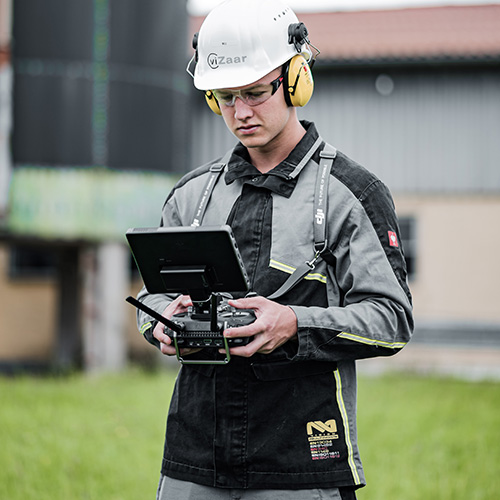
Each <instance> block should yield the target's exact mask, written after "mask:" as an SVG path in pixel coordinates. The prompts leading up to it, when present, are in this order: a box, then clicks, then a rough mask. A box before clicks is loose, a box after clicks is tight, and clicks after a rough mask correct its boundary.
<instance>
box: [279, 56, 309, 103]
mask: <svg viewBox="0 0 500 500" xmlns="http://www.w3.org/2000/svg"><path fill="white" fill-rule="evenodd" d="M285 84H286V85H285V87H284V93H285V101H286V103H287V104H288V105H289V106H296V107H302V106H305V105H306V104H307V103H308V102H309V99H311V96H312V93H313V90H314V80H313V76H312V72H311V68H310V67H309V64H308V63H307V61H306V59H305V57H304V56H303V55H302V54H297V55H296V56H294V57H292V58H291V59H290V61H288V63H287V64H286V68H285Z"/></svg>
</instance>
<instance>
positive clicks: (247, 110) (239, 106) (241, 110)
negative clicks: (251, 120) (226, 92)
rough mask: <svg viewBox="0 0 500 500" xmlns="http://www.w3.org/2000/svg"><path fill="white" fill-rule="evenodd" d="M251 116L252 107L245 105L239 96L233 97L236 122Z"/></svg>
mask: <svg viewBox="0 0 500 500" xmlns="http://www.w3.org/2000/svg"><path fill="white" fill-rule="evenodd" d="M252 114H253V110H252V107H251V106H249V105H248V104H245V102H244V101H243V99H242V98H241V97H240V96H235V100H234V117H235V118H236V119H238V120H243V119H245V118H248V117H249V116H251V115H252Z"/></svg>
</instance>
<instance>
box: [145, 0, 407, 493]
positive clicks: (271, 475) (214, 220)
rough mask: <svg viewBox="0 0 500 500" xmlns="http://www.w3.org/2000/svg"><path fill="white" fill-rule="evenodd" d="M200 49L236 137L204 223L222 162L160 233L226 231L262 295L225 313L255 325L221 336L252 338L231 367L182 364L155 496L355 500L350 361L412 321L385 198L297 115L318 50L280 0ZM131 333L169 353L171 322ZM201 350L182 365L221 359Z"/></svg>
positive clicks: (167, 214) (219, 31)
mask: <svg viewBox="0 0 500 500" xmlns="http://www.w3.org/2000/svg"><path fill="white" fill-rule="evenodd" d="M194 45H195V48H196V56H195V59H196V68H195V71H194V84H195V86H196V87H197V88H198V89H201V90H204V91H205V92H206V99H207V103H208V104H209V106H210V108H211V109H212V110H213V111H214V112H216V113H217V114H221V115H222V118H223V119H224V121H225V124H226V125H227V127H228V129H229V130H230V131H231V132H232V133H233V134H234V135H235V137H236V138H237V139H238V140H239V143H238V144H237V145H236V147H235V148H234V150H233V151H232V152H231V154H230V156H229V158H228V160H223V161H222V163H223V164H224V170H223V172H222V175H221V176H220V177H219V178H218V180H217V182H216V184H215V186H214V187H213V192H212V193H211V196H210V199H209V201H208V204H207V205H206V211H205V214H204V217H203V219H202V220H201V221H200V220H198V219H197V218H196V214H195V212H196V209H197V206H198V205H197V201H198V199H200V196H201V194H202V193H203V191H204V189H206V186H207V180H208V179H209V177H210V175H211V174H212V171H211V169H210V167H211V166H212V165H214V164H216V163H217V164H220V163H221V161H218V162H211V163H209V164H207V165H204V166H202V167H200V168H198V169H196V170H194V171H192V172H191V173H189V174H187V175H186V176H185V177H184V178H183V179H181V180H180V181H179V182H178V183H177V185H176V186H175V188H174V189H173V191H172V192H171V193H170V195H169V197H168V198H167V201H166V203H165V206H164V209H163V214H162V225H164V226H189V225H193V224H194V225H197V224H201V225H222V224H228V225H230V226H231V228H232V230H233V232H234V236H235V239H236V241H237V243H238V247H239V249H240V252H241V255H242V258H243V261H244V264H245V267H246V270H247V272H248V275H249V277H250V281H251V285H252V290H253V292H255V294H256V295H251V296H248V297H245V298H239V299H237V300H233V301H230V304H231V305H233V306H234V307H236V308H245V309H252V310H253V311H254V312H255V315H256V320H255V321H254V322H253V323H252V324H250V325H247V326H243V327H239V328H230V329H227V330H226V331H225V332H224V335H225V336H226V337H228V338H231V337H247V336H248V337H253V340H252V341H251V342H249V343H248V344H247V345H245V346H240V347H234V348H231V349H230V353H231V356H232V357H231V361H230V362H229V363H228V364H227V365H223V366H220V365H217V366H214V365H183V366H182V368H181V370H180V372H179V376H178V380H177V384H176V387H175V390H174V394H173V397H172V401H171V406H170V410H169V416H168V421H167V431H166V439H165V450H164V458H163V464H162V469H161V472H162V477H161V481H160V487H159V490H158V498H160V499H163V500H164V499H174V500H183V499H200V500H201V499H203V500H207V499H219V498H221V499H236V498H241V499H271V500H275V499H281V498H283V499H285V498H286V499H287V500H293V499H300V500H308V499H313V498H315V499H316V498H323V499H340V498H342V499H354V498H355V490H356V489H357V488H359V487H361V486H363V485H364V483H365V480H364V474H363V469H362V465H361V461H360V457H359V452H358V446H357V439H356V372H355V360H356V359H360V358H366V357H371V356H378V355H391V354H394V353H396V352H398V351H399V350H400V349H401V348H402V347H403V346H404V345H405V344H406V343H407V342H408V341H409V338H410V335H411V331H412V326H413V325H412V312H411V296H410V292H409V289H408V286H407V284H406V268H405V264H404V258H403V254H402V249H401V242H400V241H399V239H398V238H399V229H398V225H397V220H396V216H395V213H394V206H393V202H392V199H391V196H390V194H389V192H388V190H387V188H386V187H385V186H384V185H383V184H382V183H381V182H380V181H379V180H378V179H377V178H376V177H375V176H373V175H372V174H371V173H369V172H368V171H367V170H365V169H364V168H363V167H361V166H359V165H358V164H356V163H355V162H354V161H352V160H350V159H349V158H347V157H346V156H345V155H343V154H342V153H340V152H336V150H335V148H333V147H332V146H330V145H328V144H327V143H325V142H324V141H323V140H322V139H321V138H320V136H319V135H318V132H317V131H316V128H315V126H314V124H312V123H308V122H300V121H299V120H298V118H297V113H296V107H297V106H303V105H305V104H306V103H307V101H308V100H309V98H310V96H311V94H312V87H313V81H312V76H311V72H310V67H309V65H308V64H307V62H308V61H311V49H310V42H309V40H308V36H307V30H306V29H305V27H304V25H302V24H301V23H299V22H298V20H297V18H296V16H295V14H294V13H293V12H292V11H291V9H290V8H289V7H287V6H286V5H284V4H282V3H281V1H280V0H252V1H250V0H227V1H225V2H223V3H222V4H221V5H219V6H218V7H216V8H215V9H214V10H213V11H212V12H211V13H210V14H209V15H208V16H207V18H206V19H205V21H204V23H203V25H202V27H201V29H200V33H199V35H198V37H197V39H195V44H194ZM322 172H326V174H325V175H323V176H322ZM322 231H324V232H322ZM304 269H306V271H305V272H304V271H303V270H304ZM296 270H297V271H296ZM294 271H295V272H294ZM299 271H301V272H299ZM291 275H293V276H294V277H296V276H297V275H298V278H297V280H293V281H294V282H293V283H292V282H290V280H289V279H288V278H289V277H290V276H291ZM282 285H284V287H285V290H283V289H281V291H280V292H279V293H277V294H276V295H275V297H274V298H273V299H272V300H271V299H269V298H267V297H270V296H271V297H273V294H274V293H275V292H276V291H277V290H278V289H280V287H281V286H282ZM283 292H284V293H283ZM139 300H141V301H142V302H144V303H145V304H147V305H149V306H150V307H152V308H153V309H155V310H156V311H158V312H161V313H163V315H164V316H166V317H168V318H171V317H172V316H173V315H174V314H176V313H180V312H185V311H186V310H187V308H188V307H189V306H190V305H191V299H190V297H188V296H182V295H181V296H178V297H175V298H174V297H171V296H167V295H150V294H148V293H147V291H146V290H145V289H143V290H142V291H141V292H140V294H139ZM138 324H139V328H140V329H141V331H142V332H143V333H144V335H145V336H146V338H147V339H148V340H149V341H150V342H152V343H153V344H155V345H157V346H158V347H159V348H160V349H161V352H162V353H164V354H166V355H174V354H175V352H176V350H175V347H174V346H173V343H172V339H171V338H170V337H169V336H168V335H166V333H165V332H164V329H163V325H161V324H157V323H155V322H154V321H152V318H151V317H149V316H147V315H145V314H143V313H139V314H138ZM204 351H208V350H207V349H205V350H204ZM204 351H201V352H200V351H195V350H189V349H185V350H183V351H182V355H183V357H185V358H188V357H190V358H191V359H196V358H197V357H199V358H203V357H204V356H207V355H212V356H221V357H222V356H223V354H222V353H221V354H218V353H215V354H214V353H213V352H212V354H207V353H206V352H204ZM212 351H213V350H212Z"/></svg>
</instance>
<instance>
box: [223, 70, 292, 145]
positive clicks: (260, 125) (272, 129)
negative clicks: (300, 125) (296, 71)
mask: <svg viewBox="0 0 500 500" xmlns="http://www.w3.org/2000/svg"><path fill="white" fill-rule="evenodd" d="M280 75H281V70H280V69H275V70H274V71H272V72H271V73H269V74H267V75H266V76H264V77H263V78H261V79H260V80H258V81H257V82H254V83H252V84H250V85H245V86H243V87H237V88H232V89H219V90H218V91H216V92H215V93H216V94H219V95H221V96H225V97H226V99H225V100H226V101H227V102H228V103H229V105H227V104H225V103H224V100H222V99H220V101H219V106H220V109H221V112H222V117H223V118H224V121H225V123H226V126H227V127H228V129H229V130H230V131H231V132H232V133H233V134H234V135H235V136H236V137H237V138H238V139H239V140H240V141H241V143H242V144H243V145H244V146H246V147H247V148H261V149H263V150H265V149H266V148H269V147H273V146H274V145H275V144H276V143H277V141H280V140H281V139H286V135H287V134H286V131H287V128H288V126H289V125H290V116H291V114H292V113H295V109H294V108H291V107H289V106H288V105H287V104H286V102H285V98H284V96H283V91H282V90H281V88H278V90H277V91H276V92H275V93H274V94H273V95H271V96H270V97H269V98H268V99H267V100H266V101H265V102H262V103H261V104H257V105H250V104H251V103H252V102H253V101H252V99H253V97H252V95H256V96H258V95H259V93H260V92H262V90H263V89H265V88H268V87H267V86H269V84H270V83H271V82H273V81H276V79H278V78H279V77H280ZM237 91H240V92H237ZM231 92H236V95H238V96H237V97H236V98H232V97H233V95H232V94H231ZM240 93H241V94H240ZM239 95H241V96H242V97H243V99H242V98H240V97H239ZM257 99H258V97H257ZM244 100H246V101H247V103H246V102H244Z"/></svg>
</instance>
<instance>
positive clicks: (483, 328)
mask: <svg viewBox="0 0 500 500" xmlns="http://www.w3.org/2000/svg"><path fill="white" fill-rule="evenodd" d="M8 3H9V2H8V1H7V2H6V0H0V6H4V7H3V8H5V5H7V4H8ZM118 4H119V8H118ZM75 5H78V8H75ZM139 5H140V7H139ZM7 9H8V8H7ZM54 16H55V17H54ZM11 17H12V32H13V34H14V41H15V43H13V44H9V43H7V44H5V43H4V46H7V47H9V46H11V47H13V50H12V58H11V60H12V65H13V68H14V85H13V88H14V100H13V107H12V116H13V117H14V120H13V123H14V125H13V127H14V128H13V130H14V132H13V141H12V144H13V146H12V158H13V170H12V175H11V181H10V184H9V185H10V191H9V197H8V202H7V203H5V205H6V206H8V209H9V212H8V217H6V218H5V219H4V224H3V229H2V239H1V241H0V290H1V295H2V303H1V304H0V308H1V309H0V317H1V321H0V366H1V364H3V365H4V366H8V365H9V364H12V363H20V362H25V363H41V364H44V363H45V364H47V363H52V362H54V363H55V364H56V365H57V364H63V365H64V364H65V363H67V364H71V363H72V362H73V361H74V360H75V359H77V358H78V357H80V359H81V360H83V362H84V363H85V364H86V365H91V366H92V363H95V364H96V365H100V364H106V363H107V364H108V365H110V366H111V365H112V364H113V361H112V360H108V361H106V359H100V360H99V359H98V358H99V352H101V351H102V352H104V353H105V352H109V351H112V350H113V348H112V347H109V346H108V347H107V345H106V344H105V343H102V342H103V341H102V342H101V343H100V339H101V340H102V338H106V339H110V340H109V342H111V346H112V345H113V342H116V339H117V337H116V335H117V334H118V338H119V339H123V338H124V337H125V338H126V340H127V342H126V343H125V344H124V346H126V347H127V351H126V352H122V353H121V354H120V353H118V356H119V358H120V359H123V358H124V357H129V356H140V355H142V354H141V353H145V352H149V351H148V346H143V344H145V343H144V342H142V340H141V339H140V337H139V336H138V334H137V333H135V326H134V320H133V311H132V310H129V309H125V307H129V306H124V305H122V303H121V302H122V301H121V299H122V298H123V296H125V295H126V293H127V291H128V290H130V291H131V292H132V293H135V291H136V290H137V287H138V286H139V281H138V280H135V281H133V283H132V285H130V282H131V281H130V277H129V276H128V275H127V276H125V274H124V272H123V269H124V267H127V266H128V265H129V260H128V254H127V249H126V246H125V245H124V242H123V233H124V232H125V230H126V228H127V227H132V226H139V225H156V224H157V222H158V216H159V213H160V208H161V205H162V203H163V200H164V198H165V196H166V193H167V192H168V190H169V188H170V186H171V185H172V182H173V180H174V179H175V177H176V175H178V174H180V173H182V172H184V171H186V170H188V169H191V168H194V167H196V166H198V165H200V164H202V163H205V162H206V161H207V160H209V159H211V158H215V157H218V156H221V155H222V154H223V153H224V152H225V151H227V149H228V148H230V147H231V146H232V145H233V144H234V142H235V140H234V138H233V137H232V136H231V134H230V133H229V132H228V131H227V129H226V127H225V125H224V124H223V121H222V120H221V118H220V117H217V116H215V115H214V114H213V113H211V112H210V111H209V110H208V108H207V106H206V104H205V103H204V98H203V95H202V94H201V93H199V92H196V91H194V90H193V89H192V85H191V82H190V77H189V76H188V75H187V74H185V73H184V68H185V65H186V62H187V60H188V59H189V57H190V53H191V47H190V39H191V37H192V34H193V33H194V32H196V31H197V30H198V28H199V26H200V24H201V22H202V19H201V18H191V19H190V25H189V27H188V26H187V15H186V14H185V4H184V2H182V1H180V0H179V1H177V2H163V1H161V0H156V1H151V2H147V3H144V4H143V3H141V2H140V1H139V0H136V1H133V0H93V1H87V0H79V1H75V2H72V3H71V8H70V7H69V6H68V5H67V2H64V1H63V0H59V1H57V0H47V1H46V2H43V3H42V2H37V1H36V0H16V2H15V9H13V13H12V16H11ZM298 17H299V18H300V20H302V21H303V22H305V24H306V25H307V27H308V29H309V35H310V39H311V41H312V43H313V44H314V45H315V46H317V47H318V48H319V49H320V50H321V55H320V56H319V58H318V61H317V62H316V65H315V67H314V75H315V82H316V89H315V94H314V96H313V99H312V100H311V102H310V103H309V104H308V105H307V106H306V107H305V108H304V109H301V110H300V116H301V117H302V118H304V119H309V120H312V121H314V122H316V124H317V126H318V129H319V131H320V133H321V134H322V135H323V137H324V138H325V140H327V141H328V142H330V143H332V144H334V145H335V146H336V147H337V148H338V149H340V150H342V151H343V152H344V153H346V154H348V155H349V156H351V157H352V158H353V159H355V160H356V161H358V162H359V163H361V164H363V165H365V166H366V167H367V168H369V169H370V170H372V171H374V172H375V173H376V174H377V175H378V176H379V177H380V178H382V179H383V180H384V182H385V183H386V184H387V185H388V186H389V188H390V189H391V191H392V192H393V195H394V197H395V201H396V205H397V212H398V215H399V217H400V223H401V228H402V232H403V235H404V246H405V253H406V257H407V263H408V268H409V271H410V286H411V289H412V292H413V295H414V305H415V317H416V322H417V330H416V334H415V340H414V342H412V345H411V347H412V349H413V351H412V350H410V349H408V353H409V356H411V355H412V352H413V353H419V356H417V358H415V359H413V358H409V357H405V356H406V354H405V351H406V350H405V351H403V353H401V355H398V356H397V357H396V358H395V359H400V360H401V362H402V363H413V362H414V363H419V365H420V366H424V365H425V358H426V357H428V356H431V354H429V352H434V353H435V352H438V351H439V349H437V348H439V347H440V346H446V349H447V352H451V351H453V350H454V351H456V353H457V354H460V355H462V354H464V353H465V354H467V355H468V356H469V357H467V356H466V357H465V359H466V360H467V359H469V360H470V359H472V358H471V356H476V354H477V355H478V356H479V355H483V354H484V353H485V352H490V351H491V349H492V347H496V348H500V307H498V303H499V298H500V293H499V292H498V291H497V285H496V284H497V282H498V280H499V278H500V264H499V262H498V259H497V256H496V253H497V248H498V246H499V244H500V232H499V230H498V228H497V226H498V224H497V222H496V221H497V219H498V218H499V217H500V142H499V141H498V136H499V135H500V29H499V28H500V6H498V5H476V6H462V7H450V6H448V7H434V8H418V9H402V10H384V11H366V12H337V13H333V12H332V13H316V14H299V15H298ZM3 32H5V30H4V31H3ZM48 33H50V36H48ZM62 41H64V42H62ZM4 52H5V51H4ZM2 53H3V52H2ZM6 53H8V51H7V52H6ZM4 59H5V57H4ZM7 60H8V57H7ZM186 138H189V143H188V142H186V141H185V139H186ZM173 145H174V146H175V148H173V147H172V146H173ZM0 147H1V142H0ZM174 152H175V153H177V156H173V155H174ZM0 153H1V151H0ZM4 201H5V200H4ZM130 267H132V265H131V264H130ZM127 269H128V267H127ZM54 270H56V271H54ZM57 270H58V271H57ZM44 273H46V274H47V275H44ZM117 277H118V279H117ZM111 282H115V283H114V285H113V286H111V284H110V283H111ZM4 297H5V299H4ZM120 301H121V302H120ZM115 308H118V309H115ZM118 310H119V312H120V314H118V317H120V315H122V314H125V315H126V321H124V322H123V323H120V322H118V323H116V320H115V318H116V317H117V311H118ZM106 311H108V313H106ZM110 311H111V313H109V312H110ZM125 325H126V326H125ZM102 332H108V333H106V334H104V333H102ZM113 332H115V333H114V334H113ZM101 333H102V335H101ZM96 336H97V339H96ZM82 339H83V341H82ZM429 345H430V346H431V347H432V348H431V349H430V351H429V350H426V349H427V347H428V346H429ZM495 352H500V349H497V350H495ZM403 355H404V356H403ZM96 358H97V360H96ZM446 359H447V358H446ZM461 359H462V358H461ZM475 359H476V358H475ZM477 359H484V357H482V358H477ZM438 361H439V360H438ZM496 361H497V359H496V358H495V359H494V360H493V362H496ZM391 362H394V361H393V360H391ZM439 362H440V363H441V365H442V364H443V363H445V364H446V360H445V361H443V359H441V360H440V361H439ZM422 363H424V365H422Z"/></svg>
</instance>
